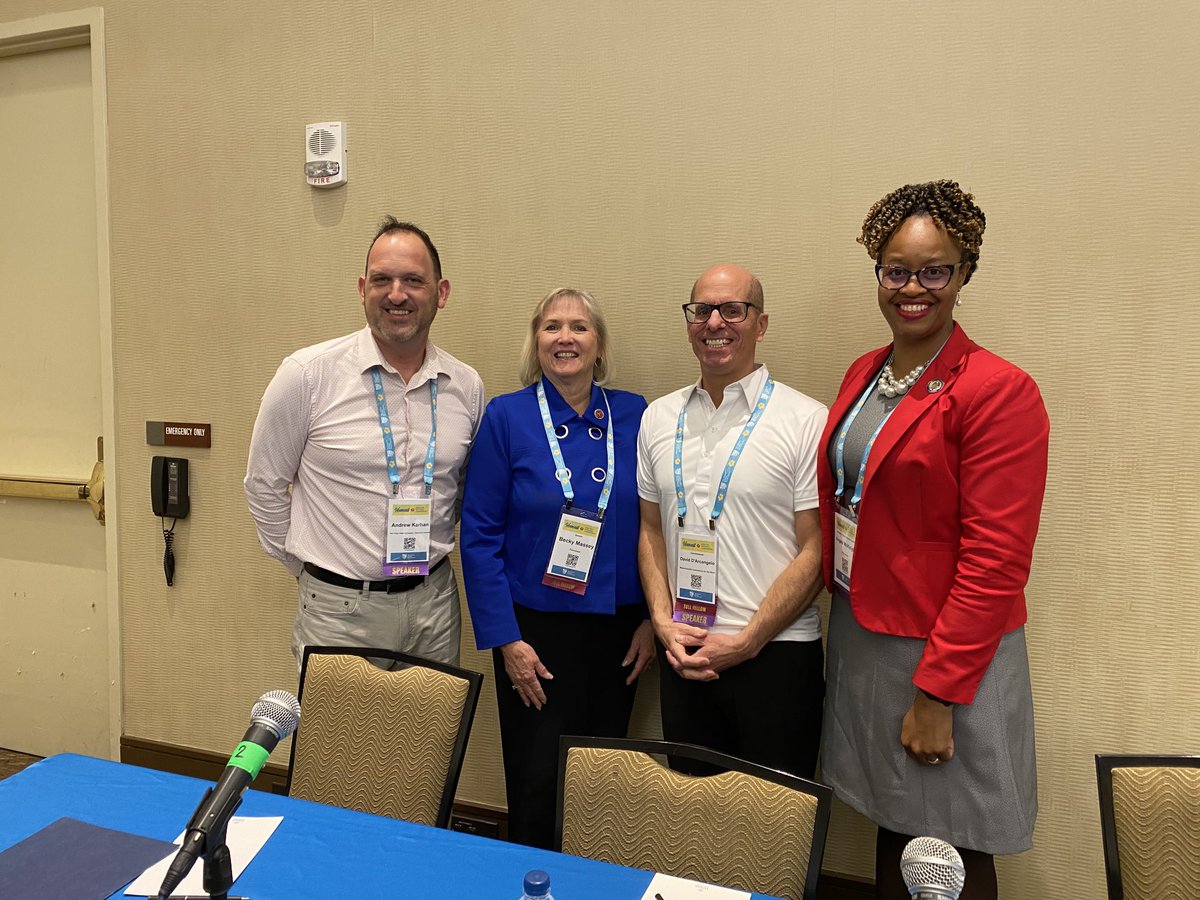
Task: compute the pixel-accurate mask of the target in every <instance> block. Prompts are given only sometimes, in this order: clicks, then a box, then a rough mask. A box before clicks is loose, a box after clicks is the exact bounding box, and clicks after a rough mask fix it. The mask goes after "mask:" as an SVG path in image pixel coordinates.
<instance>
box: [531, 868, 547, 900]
mask: <svg viewBox="0 0 1200 900" xmlns="http://www.w3.org/2000/svg"><path fill="white" fill-rule="evenodd" d="M525 893H526V895H527V896H530V897H545V896H548V895H549V893H550V876H549V875H547V874H546V873H545V872H543V871H542V870H541V869H533V870H532V871H529V872H526V873H525Z"/></svg>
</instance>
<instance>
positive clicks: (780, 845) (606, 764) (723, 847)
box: [555, 736, 832, 900]
mask: <svg viewBox="0 0 1200 900" xmlns="http://www.w3.org/2000/svg"><path fill="white" fill-rule="evenodd" d="M651 754H654V755H659V756H669V757H671V758H672V759H677V758H685V759H688V760H694V761H699V762H702V763H707V764H709V765H712V766H717V767H719V768H721V769H725V770H727V771H724V772H722V773H721V774H718V775H708V776H704V777H694V776H691V775H684V774H681V773H679V772H675V771H673V770H671V769H669V768H667V766H666V765H663V764H661V763H660V762H658V761H657V760H656V759H654V757H653V756H652V755H651ZM558 798H559V803H558V813H557V816H556V821H555V846H556V847H557V848H558V849H559V850H561V851H562V852H563V853H570V854H573V855H575V856H585V857H588V858H590V859H599V860H604V861H606V862H613V863H619V864H621V865H625V866H633V867H635V868H640V869H649V870H651V871H655V872H662V873H664V874H667V875H674V876H677V877H679V878H690V879H692V880H694V881H703V882H708V883H711V884H719V885H724V886H726V887H731V888H736V889H739V890H743V891H757V892H759V893H763V894H772V895H774V896H777V897H786V898H790V900H801V898H803V900H811V898H814V897H816V891H817V879H818V877H819V876H820V873H821V857H822V856H823V855H824V852H825V835H826V832H827V831H828V828H829V811H830V806H831V802H832V791H831V790H830V789H829V788H828V787H826V786H825V785H823V784H817V783H816V782H813V781H807V780H805V779H803V778H799V777H797V776H795V775H789V774H788V773H786V772H780V771H777V770H775V769H769V768H766V767H765V766H759V765H755V764H754V763H750V762H746V761H745V760H742V759H738V758H737V757H733V756H728V755H726V754H724V753H718V752H716V751H715V750H709V749H707V748H704V747H697V746H695V745H692V744H678V743H673V742H669V741H642V740H625V739H618V738H593V737H573V736H566V737H563V738H562V741H561V744H560V752H559V771H558Z"/></svg>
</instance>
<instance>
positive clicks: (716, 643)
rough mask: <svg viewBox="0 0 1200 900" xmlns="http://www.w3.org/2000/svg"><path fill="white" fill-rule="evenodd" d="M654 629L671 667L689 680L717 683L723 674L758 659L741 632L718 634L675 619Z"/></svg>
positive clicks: (662, 622)
mask: <svg viewBox="0 0 1200 900" xmlns="http://www.w3.org/2000/svg"><path fill="white" fill-rule="evenodd" d="M654 630H655V632H656V633H657V635H658V639H659V641H661V642H662V645H663V647H664V648H666V651H667V662H669V663H670V664H671V668H672V669H674V670H675V671H676V672H677V673H678V674H679V676H680V677H681V678H686V679H688V680H689V681H715V680H716V679H717V678H719V677H720V673H721V672H724V671H725V670H726V669H729V668H731V667H733V666H736V665H737V664H738V663H742V662H745V661H746V660H747V659H749V658H750V657H752V656H754V653H753V652H752V651H751V649H750V647H749V646H748V645H747V643H746V641H745V639H744V638H743V637H742V634H741V633H740V632H739V633H738V634H717V633H716V632H713V631H709V630H708V629H706V628H697V627H696V626H695V625H686V624H684V623H683V622H676V621H674V620H673V619H669V620H666V621H660V622H656V623H655V626H654Z"/></svg>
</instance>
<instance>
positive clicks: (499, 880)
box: [0, 754, 760, 900]
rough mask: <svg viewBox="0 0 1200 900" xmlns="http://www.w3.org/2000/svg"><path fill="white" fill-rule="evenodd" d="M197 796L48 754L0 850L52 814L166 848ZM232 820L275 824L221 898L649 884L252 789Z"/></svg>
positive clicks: (186, 781) (172, 779)
mask: <svg viewBox="0 0 1200 900" xmlns="http://www.w3.org/2000/svg"><path fill="white" fill-rule="evenodd" d="M206 787H207V783H206V782H203V781H200V780H198V779H195V778H186V777H184V776H181V775H171V774H168V773H165V772H156V771H153V770H151V769H142V768H139V767H137V766H128V765H123V764H121V763H114V762H107V761H104V760H98V759H91V758H89V757H85V756H75V755H72V754H63V755H60V756H53V757H50V758H49V759H46V760H43V761H42V762H39V763H35V764H34V765H32V766H30V767H29V768H27V769H25V770H24V771H23V772H20V773H18V774H16V775H14V776H12V777H10V778H7V779H4V780H3V781H0V849H4V848H6V847H9V846H11V845H13V844H15V843H17V842H18V841H21V840H23V839H24V838H26V837H28V836H29V835H31V834H33V833H34V832H36V831H38V830H39V829H41V828H44V827H45V826H46V825H49V824H50V823H51V822H53V821H55V820H56V819H58V818H60V817H62V816H70V817H72V818H75V819H81V820H83V821H85V822H91V823H93V824H96V825H102V826H105V827H107V828H116V829H120V830H122V831H128V832H132V833H134V834H141V835H145V836H147V837H154V838H160V839H163V840H168V841H170V840H174V839H175V837H176V835H178V834H179V832H180V831H182V830H183V826H184V825H185V824H186V823H187V819H188V817H189V816H190V815H191V813H192V810H193V809H194V808H195V806H196V804H197V803H198V802H199V800H200V797H201V795H202V794H203V793H204V789H205V788H206ZM237 814H238V815H244V816H283V822H282V824H280V826H279V828H278V829H277V830H276V831H275V834H274V835H273V836H272V837H271V839H270V840H269V841H268V842H267V844H266V846H265V847H263V849H262V850H261V851H260V852H259V854H258V856H256V857H255V858H254V860H253V862H251V863H250V865H249V867H248V868H247V869H246V871H245V872H244V873H243V874H242V877H241V878H239V879H238V880H237V882H236V883H235V884H234V886H233V890H232V891H231V892H230V893H235V894H240V895H246V896H249V897H250V898H251V900H296V898H333V897H359V898H377V897H389V898H391V897H395V898H401V897H404V898H407V897H412V898H420V900H427V898H433V897H438V898H460V897H461V898H463V900H490V898H495V900H516V898H517V897H519V896H520V895H521V882H522V878H523V877H524V875H525V872H526V871H528V870H529V869H545V870H546V871H547V872H549V873H550V879H551V886H552V888H553V893H554V895H555V897H556V898H558V900H639V898H640V897H641V896H642V894H643V892H644V891H645V889H646V886H647V885H648V884H649V883H650V878H651V874H650V873H649V872H644V871H642V870H640V869H628V868H625V867H623V866H614V865H609V864H608V863H601V862H595V861H593V860H588V859H581V858H579V857H574V856H567V855H564V854H561V853H552V852H550V851H546V850H535V849H532V848H529V847H522V846H520V845H517V844H509V843H505V842H503V841H495V840H491V839H489V838H481V837H476V836H474V835H469V834H460V833H458V832H453V831H446V830H444V829H440V828H428V827H426V826H424V825H414V824H412V823H409V822H401V821H398V820H396V819H387V818H382V817H379V816H372V815H367V814H366V813H358V812H352V811H350V810H344V809H338V808H336V807H332V806H325V805H323V804H320V803H310V802H308V801H305V800H293V799H291V798H289V797H279V796H276V795H273V794H267V793H264V792H261V791H247V792H246V796H245V800H244V802H243V803H242V806H241V808H240V809H239V810H238V812H237ZM122 896H124V895H123V894H119V893H118V894H114V895H113V897H114V898H119V897H122ZM754 896H755V897H756V898H757V897H759V896H760V895H758V894H755V895H754Z"/></svg>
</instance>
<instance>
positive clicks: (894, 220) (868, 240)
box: [858, 180, 987, 284]
mask: <svg viewBox="0 0 1200 900" xmlns="http://www.w3.org/2000/svg"><path fill="white" fill-rule="evenodd" d="M910 216H929V218H931V219H933V221H934V222H936V223H937V224H938V225H940V226H941V227H942V228H944V229H945V230H946V233H947V234H948V235H950V237H952V238H953V239H954V240H955V241H956V242H957V243H958V244H959V246H961V247H962V249H963V259H964V260H966V261H968V262H970V263H971V268H970V269H969V270H968V271H967V277H966V278H965V279H964V280H963V283H964V284H966V282H968V281H970V280H971V276H972V275H974V274H975V269H976V268H978V266H979V245H980V244H982V243H983V229H984V228H985V227H986V225H987V218H986V217H985V216H984V214H983V210H982V209H980V208H979V207H978V206H977V205H976V204H975V198H974V197H973V196H972V195H971V194H968V193H967V192H966V191H964V190H963V189H962V188H961V187H959V186H958V182H957V181H946V180H943V181H927V182H925V183H924V184H906V185H904V187H901V188H896V190H894V191H892V192H891V193H890V194H888V195H887V196H886V197H884V198H883V199H882V200H880V201H879V202H878V203H876V204H875V205H874V206H872V207H871V211H870V212H868V213H867V217H866V219H864V220H863V227H862V235H861V236H860V237H859V238H858V242H859V243H860V244H862V245H863V246H864V247H866V248H867V252H868V253H870V254H871V258H872V259H874V260H875V261H876V262H878V261H879V255H880V253H882V252H883V248H884V246H885V245H886V244H887V242H888V239H889V238H890V237H891V236H892V233H893V232H894V231H895V230H896V229H897V228H899V227H900V223H902V222H903V221H904V220H905V219H907V218H909V217H910Z"/></svg>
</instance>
